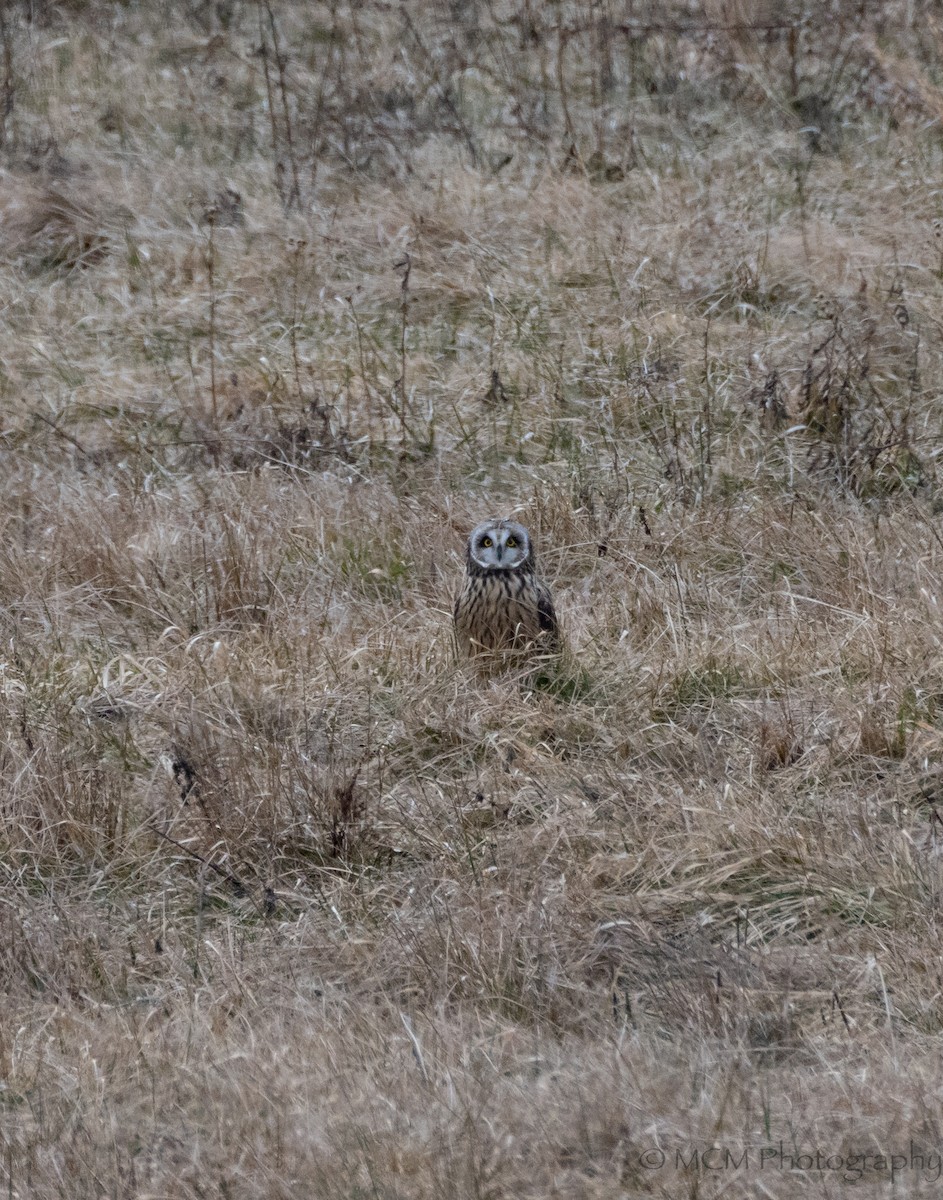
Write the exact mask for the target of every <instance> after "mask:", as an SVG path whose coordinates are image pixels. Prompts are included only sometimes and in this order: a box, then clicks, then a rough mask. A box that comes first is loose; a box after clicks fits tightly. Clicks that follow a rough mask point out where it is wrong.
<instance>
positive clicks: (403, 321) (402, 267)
mask: <svg viewBox="0 0 943 1200" xmlns="http://www.w3.org/2000/svg"><path fill="white" fill-rule="evenodd" d="M412 266H413V263H412V259H411V258H410V257H409V255H408V254H404V255H403V257H402V259H401V260H400V261H399V262H398V263H396V265H395V267H394V270H396V271H402V272H403V280H402V283H401V284H400V333H399V379H397V381H396V383H395V384H394V385H393V387H394V390H396V391H398V392H399V419H400V427H401V431H402V434H403V435H404V436H405V433H406V328H407V325H408V319H409V273H410V271H411V270H412Z"/></svg>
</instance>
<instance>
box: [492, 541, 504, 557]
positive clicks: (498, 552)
mask: <svg viewBox="0 0 943 1200" xmlns="http://www.w3.org/2000/svg"><path fill="white" fill-rule="evenodd" d="M494 556H495V558H496V559H497V560H498V562H500V561H501V559H502V558H503V557H504V547H503V546H502V545H501V543H500V542H498V544H497V546H495V548H494Z"/></svg>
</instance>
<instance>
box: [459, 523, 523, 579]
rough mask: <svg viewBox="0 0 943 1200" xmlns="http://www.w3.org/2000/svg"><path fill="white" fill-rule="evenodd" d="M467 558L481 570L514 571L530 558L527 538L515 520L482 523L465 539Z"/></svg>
mask: <svg viewBox="0 0 943 1200" xmlns="http://www.w3.org/2000/svg"><path fill="white" fill-rule="evenodd" d="M468 557H469V558H470V559H471V561H472V562H474V563H475V564H476V565H477V566H479V567H480V568H481V569H482V570H483V571H508V570H511V571H513V570H515V569H516V568H517V567H521V566H523V565H524V564H525V563H526V562H527V560H528V559H529V558H530V535H529V534H528V532H527V530H526V529H525V528H524V526H523V525H519V524H518V523H517V521H483V522H482V523H481V525H479V526H477V528H475V529H473V530H472V533H471V536H470V537H469V539H468Z"/></svg>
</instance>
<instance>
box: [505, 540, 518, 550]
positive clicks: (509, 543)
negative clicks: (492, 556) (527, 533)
mask: <svg viewBox="0 0 943 1200" xmlns="http://www.w3.org/2000/svg"><path fill="white" fill-rule="evenodd" d="M505 544H506V545H507V547H508V549H509V550H513V549H514V547H515V546H516V545H517V538H516V537H509V538H508V540H507V542H506V543H505Z"/></svg>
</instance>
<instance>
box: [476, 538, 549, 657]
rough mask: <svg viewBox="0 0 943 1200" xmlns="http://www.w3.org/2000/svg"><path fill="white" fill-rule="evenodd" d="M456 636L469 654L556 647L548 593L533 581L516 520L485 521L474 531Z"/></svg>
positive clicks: (528, 550)
mask: <svg viewBox="0 0 943 1200" xmlns="http://www.w3.org/2000/svg"><path fill="white" fill-rule="evenodd" d="M455 635H456V638H457V639H458V644H459V647H460V649H462V650H464V651H465V652H466V653H467V654H481V653H486V652H489V651H490V652H492V653H493V652H496V651H509V650H520V651H526V650H530V651H533V652H536V653H537V654H540V653H544V654H553V653H556V652H557V651H558V650H559V649H560V632H559V628H558V626H557V615H556V613H555V612H554V610H553V601H552V600H551V598H550V592H549V591H548V589H547V586H546V584H544V583H543V582H542V581H541V580H540V579H539V578H538V577H537V574H536V571H535V568H534V548H533V544H532V542H531V540H530V534H529V533H528V532H527V530H526V529H525V528H524V526H523V525H519V524H518V523H517V521H484V522H483V523H482V524H481V525H479V526H478V527H477V528H475V529H473V530H472V533H471V536H470V537H469V539H468V549H467V553H466V558H465V586H464V587H463V588H462V592H461V595H460V596H459V598H458V599H457V600H456V602H455Z"/></svg>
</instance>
